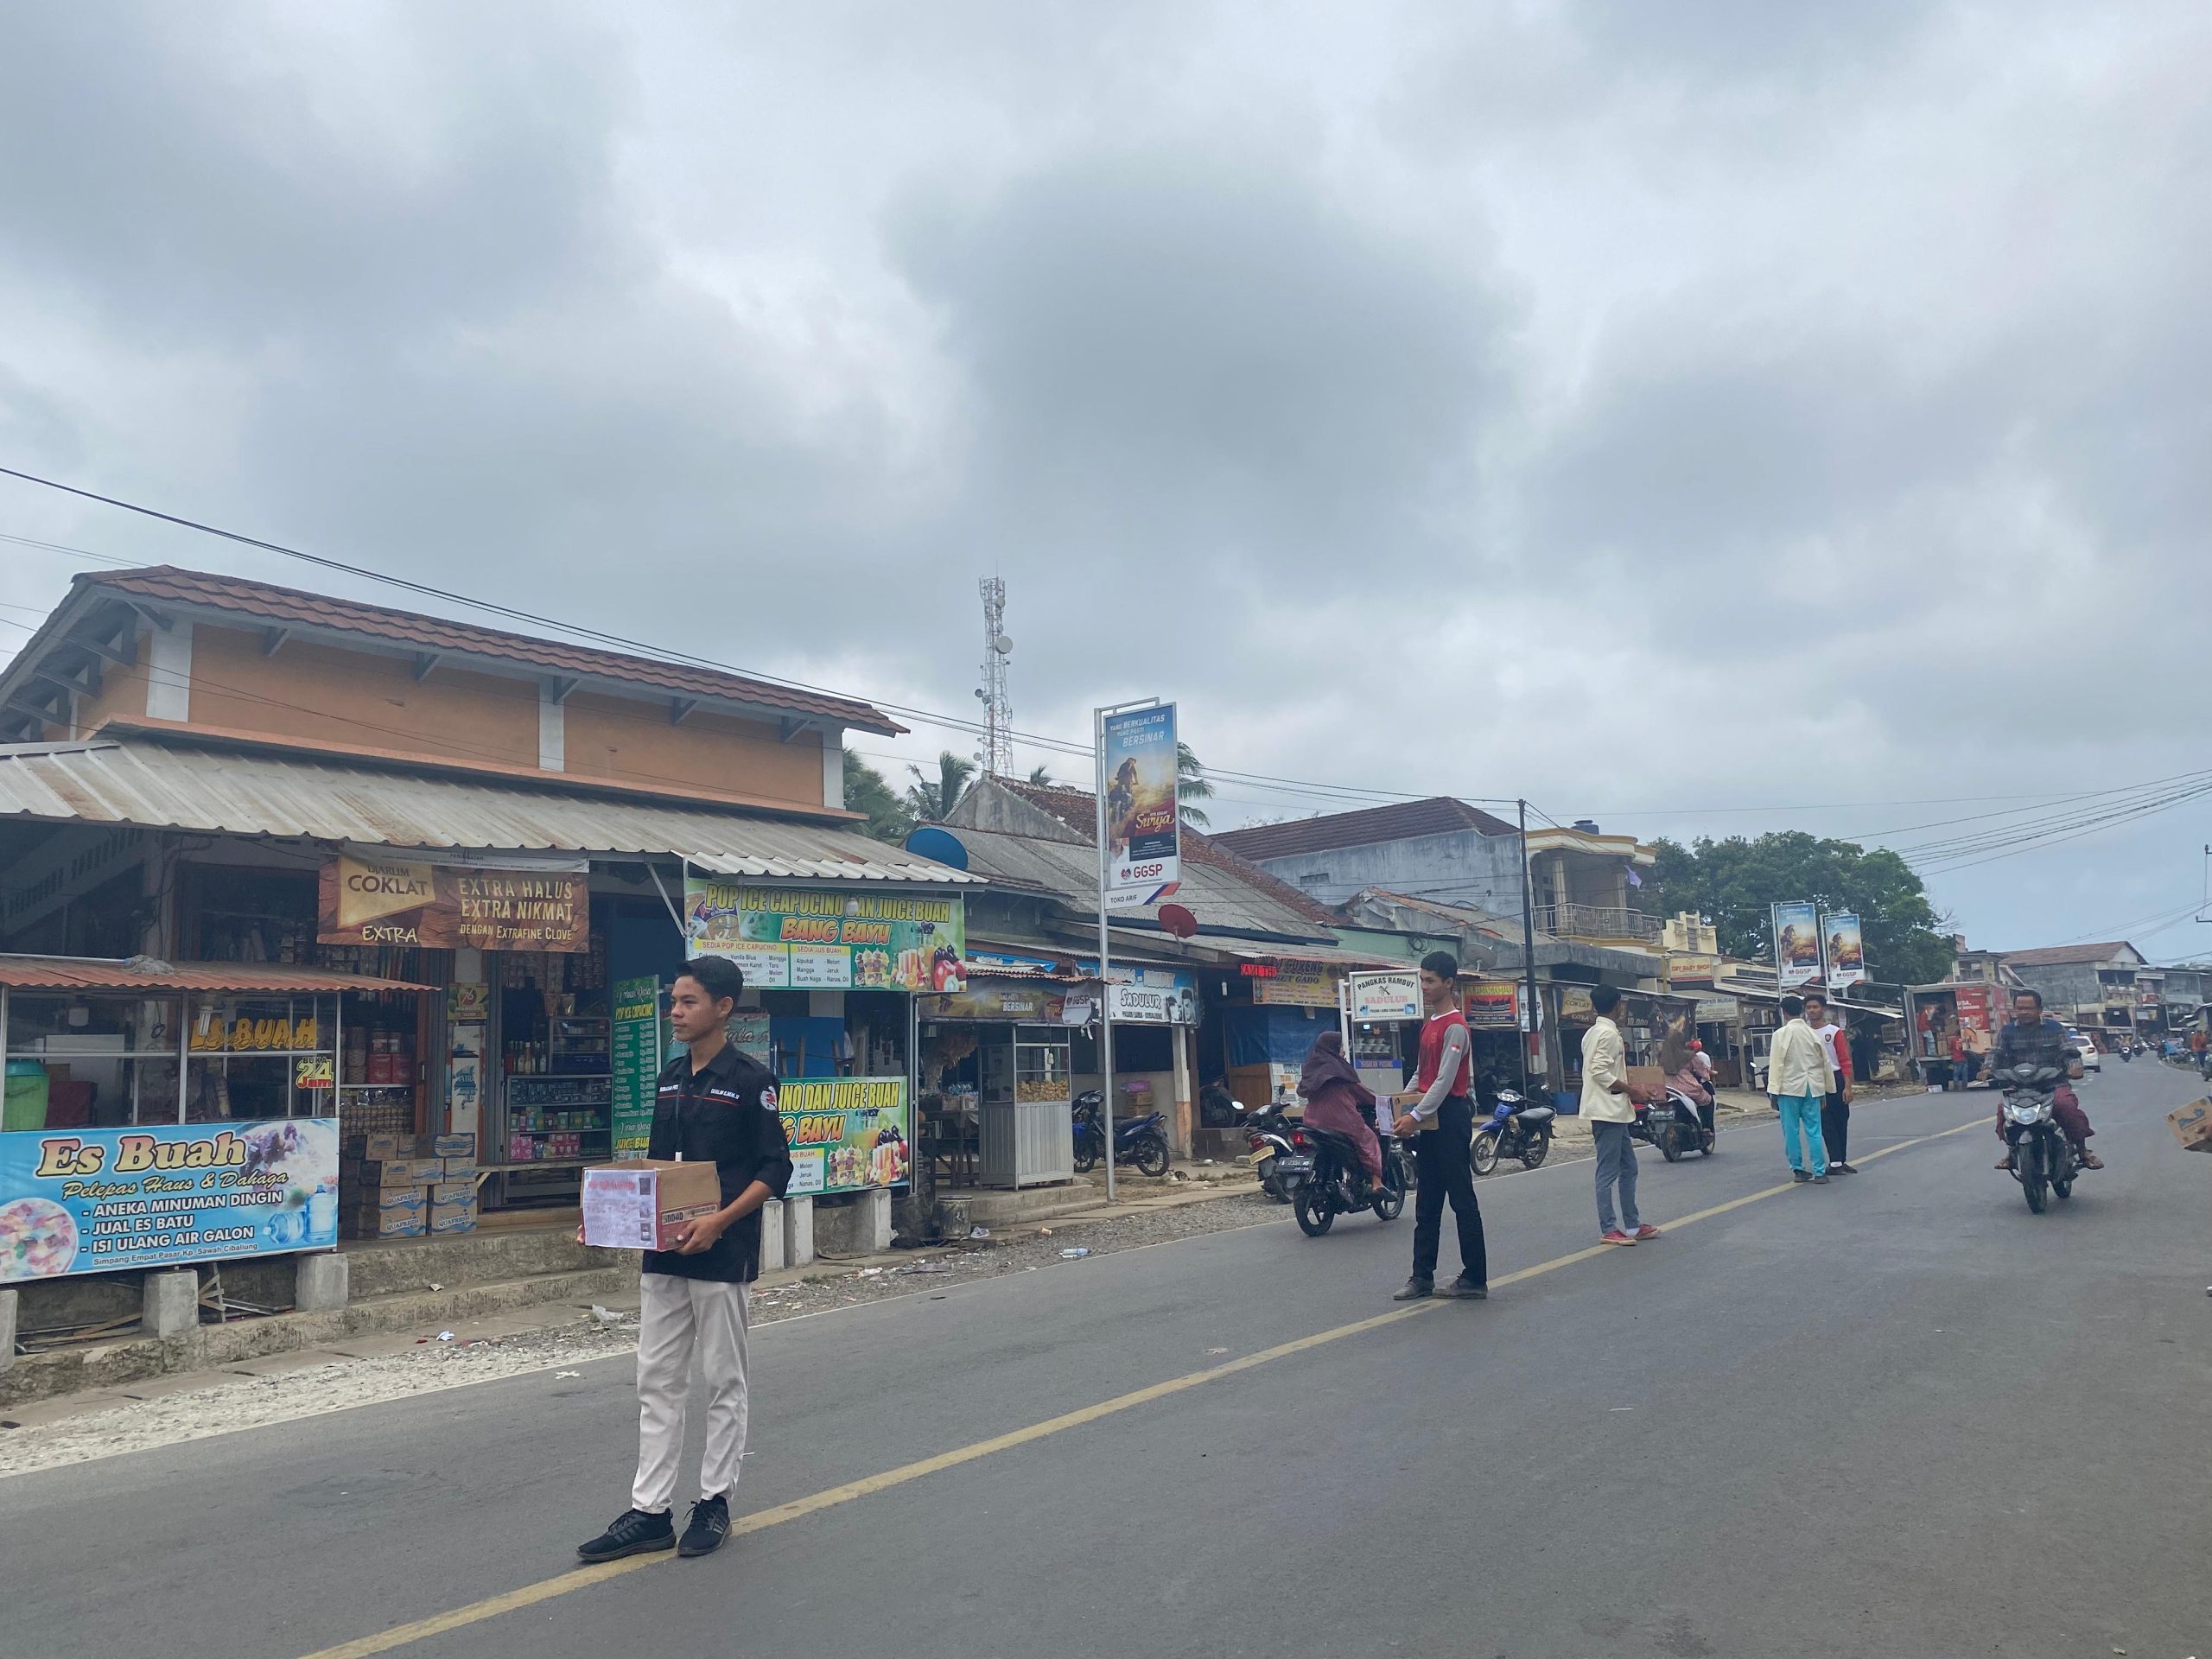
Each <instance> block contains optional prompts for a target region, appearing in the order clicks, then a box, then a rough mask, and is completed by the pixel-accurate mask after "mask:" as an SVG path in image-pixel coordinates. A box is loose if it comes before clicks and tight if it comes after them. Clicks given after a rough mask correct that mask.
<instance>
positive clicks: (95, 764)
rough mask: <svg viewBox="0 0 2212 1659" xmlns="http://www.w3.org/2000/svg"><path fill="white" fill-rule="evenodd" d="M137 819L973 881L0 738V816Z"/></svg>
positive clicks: (448, 790)
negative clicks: (6, 741) (3, 742)
mask: <svg viewBox="0 0 2212 1659" xmlns="http://www.w3.org/2000/svg"><path fill="white" fill-rule="evenodd" d="M8 817H18V818H29V819H42V820H46V821H48V822H62V823H68V822H74V823H107V824H126V823H127V824H137V825H140V826H143V827H144V828H147V829H184V830H189V831H192V832H194V833H195V834H200V835H235V836H277V837H283V838H288V839H289V838H300V839H305V840H309V841H320V842H340V843H346V842H351V843H353V844H356V845H360V846H371V847H389V848H392V849H402V850H404V851H409V852H419V853H427V854H435V853H436V852H438V851H441V850H446V849H472V850H474V849H481V850H486V851H502V852H562V853H577V854H586V855H590V854H597V855H601V856H610V857H620V856H629V857H661V858H665V857H679V856H680V857H683V858H686V859H689V860H690V861H691V862H692V863H693V864H696V865H697V866H698V867H699V868H701V869H703V870H709V871H712V872H713V873H715V874H718V875H742V876H752V877H757V878H762V879H767V880H806V881H816V880H835V881H896V882H910V883H916V884H919V885H925V886H951V885H956V884H969V883H977V884H980V883H982V881H984V880H985V879H986V878H985V877H983V876H981V875H974V874H969V873H968V872H967V871H965V870H956V869H952V868H949V867H947V866H945V865H943V864H938V863H936V862H933V861H931V860H929V859H926V858H920V857H918V856H916V855H914V854H912V853H909V852H905V851H903V850H901V849H899V848H896V847H889V846H886V845H885V844H884V843H883V842H880V841H871V840H869V839H868V837H867V836H862V835H858V834H855V832H853V831H852V830H849V829H830V828H827V827H824V826H822V825H818V824H807V823H785V822H781V821H779V820H777V819H772V818H766V817H758V816H756V815H754V814H752V813H747V812H741V811H737V810H717V809H715V808H713V807H709V806H703V805H687V804H662V803H658V802H652V801H642V800H636V799H630V798H622V797H619V796H607V795H596V794H594V793H592V792H591V791H589V789H588V787H585V788H578V789H574V790H562V789H558V788H554V787H550V786H548V785H509V784H505V783H499V782H493V781H489V780H486V779H478V778H469V777H465V776H448V775H443V774H440V773H436V772H411V771H406V770H403V769H398V768H390V769H386V768H379V767H377V766H372V765H368V764H346V763H342V762H339V761H335V760H318V759H314V758H310V757H305V756H295V755H290V754H277V753H270V752H268V751H265V750H256V749H251V748H238V749H232V748H224V747H217V746H213V745H206V744H201V743H199V742H195V741H189V740H182V741H179V740H169V739H156V738H152V737H144V738H137V737H134V738H129V739H120V738H108V737H96V738H90V739H86V741H82V742H77V743H22V744H11V745H0V820H4V819H6V818H8Z"/></svg>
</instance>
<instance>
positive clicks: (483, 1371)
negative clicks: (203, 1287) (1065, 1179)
mask: <svg viewBox="0 0 2212 1659" xmlns="http://www.w3.org/2000/svg"><path fill="white" fill-rule="evenodd" d="M1288 1213H1289V1212H1288V1211H1286V1210H1285V1209H1284V1208H1283V1207H1282V1206H1281V1205H1277V1204H1274V1203H1272V1202H1271V1201H1269V1200H1268V1199H1267V1198H1263V1197H1262V1196H1261V1195H1259V1194H1258V1193H1256V1192H1239V1193H1235V1194H1232V1195H1230V1196H1227V1197H1224V1198H1214V1199H1210V1200H1207V1201H1205V1202H1200V1203H1191V1204H1184V1205H1179V1206H1178V1207H1176V1208H1173V1209H1166V1210H1155V1211H1145V1212H1141V1213H1138V1214H1134V1215H1119V1216H1112V1217H1099V1218H1096V1219H1088V1220H1087V1219H1084V1218H1082V1217H1070V1218H1068V1219H1066V1220H1062V1221H1055V1222H1051V1223H1048V1224H1046V1225H1044V1226H1042V1227H1033V1228H1025V1229H1023V1230H1020V1232H1019V1233H1017V1234H1015V1235H1013V1236H1007V1237H1005V1238H992V1239H982V1240H976V1241H972V1242H970V1241H964V1240H963V1241H961V1242H958V1243H951V1244H947V1245H945V1246H943V1247H939V1248H937V1249H920V1250H916V1251H914V1252H912V1255H911V1256H909V1257H907V1258H906V1259H904V1260H900V1261H898V1262H895V1263H891V1264H887V1265H879V1263H882V1262H884V1261H885V1259H884V1258H875V1259H874V1261H873V1262H871V1263H870V1264H869V1265H867V1266H855V1267H854V1268H849V1269H846V1270H844V1271H836V1269H835V1267H834V1264H831V1268H832V1270H831V1271H830V1272H829V1273H827V1274H820V1273H817V1274H814V1275H812V1276H810V1278H808V1279H806V1280H804V1281H797V1282H789V1283H785V1284H782V1285H779V1286H774V1287H770V1288H766V1289H764V1290H761V1291H759V1292H757V1293H756V1294H755V1295H754V1298H753V1324H755V1325H766V1324H773V1323H776V1322H778V1321H779V1320H783V1319H803V1318H806V1317H809V1316H810V1315H814V1314H817V1313H835V1312H836V1311H838V1310H840V1309H842V1308H846V1307H853V1306H858V1305H860V1304H861V1303H863V1302H874V1301H882V1300H887V1299H889V1298H891V1297H893V1296H911V1295H916V1294H925V1293H930V1292H938V1293H942V1292H943V1291H944V1289H945V1288H946V1287H949V1286H951V1285H956V1284H968V1283H972V1282H974V1281H977V1280H982V1279H995V1278H999V1277H1001V1276H1003V1275H1005V1274H1013V1273H1038V1272H1042V1271H1045V1270H1046V1269H1048V1268H1072V1267H1075V1266H1077V1265H1078V1264H1079V1262H1080V1260H1081V1258H1080V1257H1078V1258H1076V1259H1074V1260H1071V1259H1069V1258H1067V1257H1066V1256H1065V1255H1063V1252H1064V1251H1068V1250H1084V1251H1086V1252H1088V1253H1089V1254H1090V1255H1110V1254H1112V1253H1113V1252H1115V1251H1116V1250H1128V1249H1140V1248H1141V1247H1143V1246H1145V1245H1148V1244H1163V1243H1168V1242H1170V1241H1171V1240H1174V1239H1179V1238H1189V1237H1192V1236H1196V1235H1198V1234H1201V1233H1215V1232H1224V1231H1227V1230H1230V1229H1232V1228H1237V1227H1250V1226H1255V1225H1258V1224H1263V1223H1266V1222H1271V1221H1280V1220H1282V1219H1284V1218H1285V1217H1287V1215H1288ZM636 1348H637V1324H636V1319H635V1316H634V1314H632V1313H627V1312H624V1311H622V1310H620V1309H613V1308H609V1309H606V1310H602V1311H594V1312H592V1313H584V1314H582V1316H581V1317H578V1318H576V1319H572V1320H571V1321H569V1323H566V1324H563V1325H555V1326H551V1327H549V1328H546V1329H542V1330H536V1331H530V1332H524V1333H521V1334H518V1335H515V1336H505V1337H493V1338H482V1339H480V1340H475V1341H459V1340H457V1341H454V1342H452V1343H443V1342H437V1341H435V1340H434V1341H431V1342H428V1343H424V1344H419V1345H416V1346H411V1347H408V1348H404V1349H402V1350H400V1351H397V1352H391V1353H383V1354H374V1355H367V1356H364V1357H359V1358H353V1359H342V1360H331V1361H329V1362H327V1363H316V1364H308V1365H304V1366H299V1367H296V1368H295V1369H290V1370H283V1371H279V1372H277V1373H276V1374H274V1375H271V1376H240V1377H237V1378H235V1379H234V1380H231V1381H226V1382H223V1383H214V1384H212V1385H210V1386H208V1387H206V1388H200V1389H187V1390H183V1391H180V1392H177V1393H173V1394H167V1395H162V1396H160V1397H158V1398H154V1399H149V1400H143V1401H137V1402H132V1403H131V1404H130V1405H127V1406H118V1407H114V1408H109V1409H106V1410H100V1411H93V1412H88V1413H85V1414H81V1415H78V1416H73V1417H67V1418H63V1419H61V1420H60V1421H54V1422H50V1423H46V1424H41V1425H35V1426H28V1427H20V1428H11V1429H5V1430H0V1478H5V1477H7V1476H9V1475H21V1474H29V1473H31V1472H33V1471H37V1470H42V1469H56V1468H61V1467H65V1466H67V1465H71V1464H78V1463H85V1462H89V1461H91V1460H92V1459H95V1458H104V1457H112V1456H117V1455H119V1454H121V1453H124V1452H143V1451H146V1450H149V1449H150V1448H153V1447H156V1446H175V1445H178V1444H181V1442H184V1441H187V1440H205V1439H207V1438H210V1437H212V1436H214V1435H219V1434H233V1433H238V1432H239V1431H240V1430H242V1429H250V1428H259V1427H265V1426H267V1425H270V1424H272V1423H284V1422H292V1421H297V1420H299V1419H301V1418H303V1417H315V1416H320V1415H321V1414H323V1413H325V1412H332V1411H344V1410H346V1409H348V1408H353V1407H355V1406H367V1405H376V1404H378V1403H381V1402H385V1401H389V1400H400V1399H405V1398H408V1397H410V1396H412V1395H423V1394H435V1393H440V1392H442V1391H444V1390H446V1389H456V1388H465V1387H467V1386H469V1385H470V1384H472V1383H489V1382H493V1381H497V1380H499V1379H500V1378H504V1377H512V1376H525V1375H529V1374H531V1373H542V1374H546V1377H547V1382H548V1383H549V1384H550V1383H556V1382H560V1381H563V1380H564V1378H565V1376H566V1375H568V1374H572V1373H573V1372H574V1371H575V1369H576V1368H578V1367H580V1366H582V1365H584V1364H587V1363H590V1362H592V1361H594V1360H602V1359H612V1358H615V1357H619V1356H620V1355H623V1354H626V1353H631V1352H634V1351H635V1350H636Z"/></svg>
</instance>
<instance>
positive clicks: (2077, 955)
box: [1997, 939, 2143, 968]
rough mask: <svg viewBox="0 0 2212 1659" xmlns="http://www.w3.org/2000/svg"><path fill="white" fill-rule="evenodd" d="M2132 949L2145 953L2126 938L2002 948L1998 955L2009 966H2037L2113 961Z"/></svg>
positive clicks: (2137, 953) (2138, 953)
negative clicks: (2039, 946)
mask: <svg viewBox="0 0 2212 1659" xmlns="http://www.w3.org/2000/svg"><path fill="white" fill-rule="evenodd" d="M2130 951H2132V952H2133V953H2134V954H2135V955H2136V956H2138V957H2140V956H2141V955H2142V954H2143V953H2142V952H2141V951H2140V950H2136V949H2135V947H2134V946H2133V945H2132V944H2128V943H2127V941H2126V940H2125V939H2107V940H2106V941H2105V942H2104V943H2103V944H2048V945H2044V946H2043V947H2041V948H2040V949H2038V950H2000V951H1999V952H1998V953H1997V957H1998V960H1999V961H2000V962H2002V963H2004V964H2005V966H2006V967H2007V968H2018V967H2020V966H2023V965H2025V966H2027V967H2030V968H2037V967H2051V966H2056V964H2058V963H2069V962H2111V961H2113V959H2114V958H2116V957H2119V956H2120V955H2121V954H2122V953H2123V952H2130Z"/></svg>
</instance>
